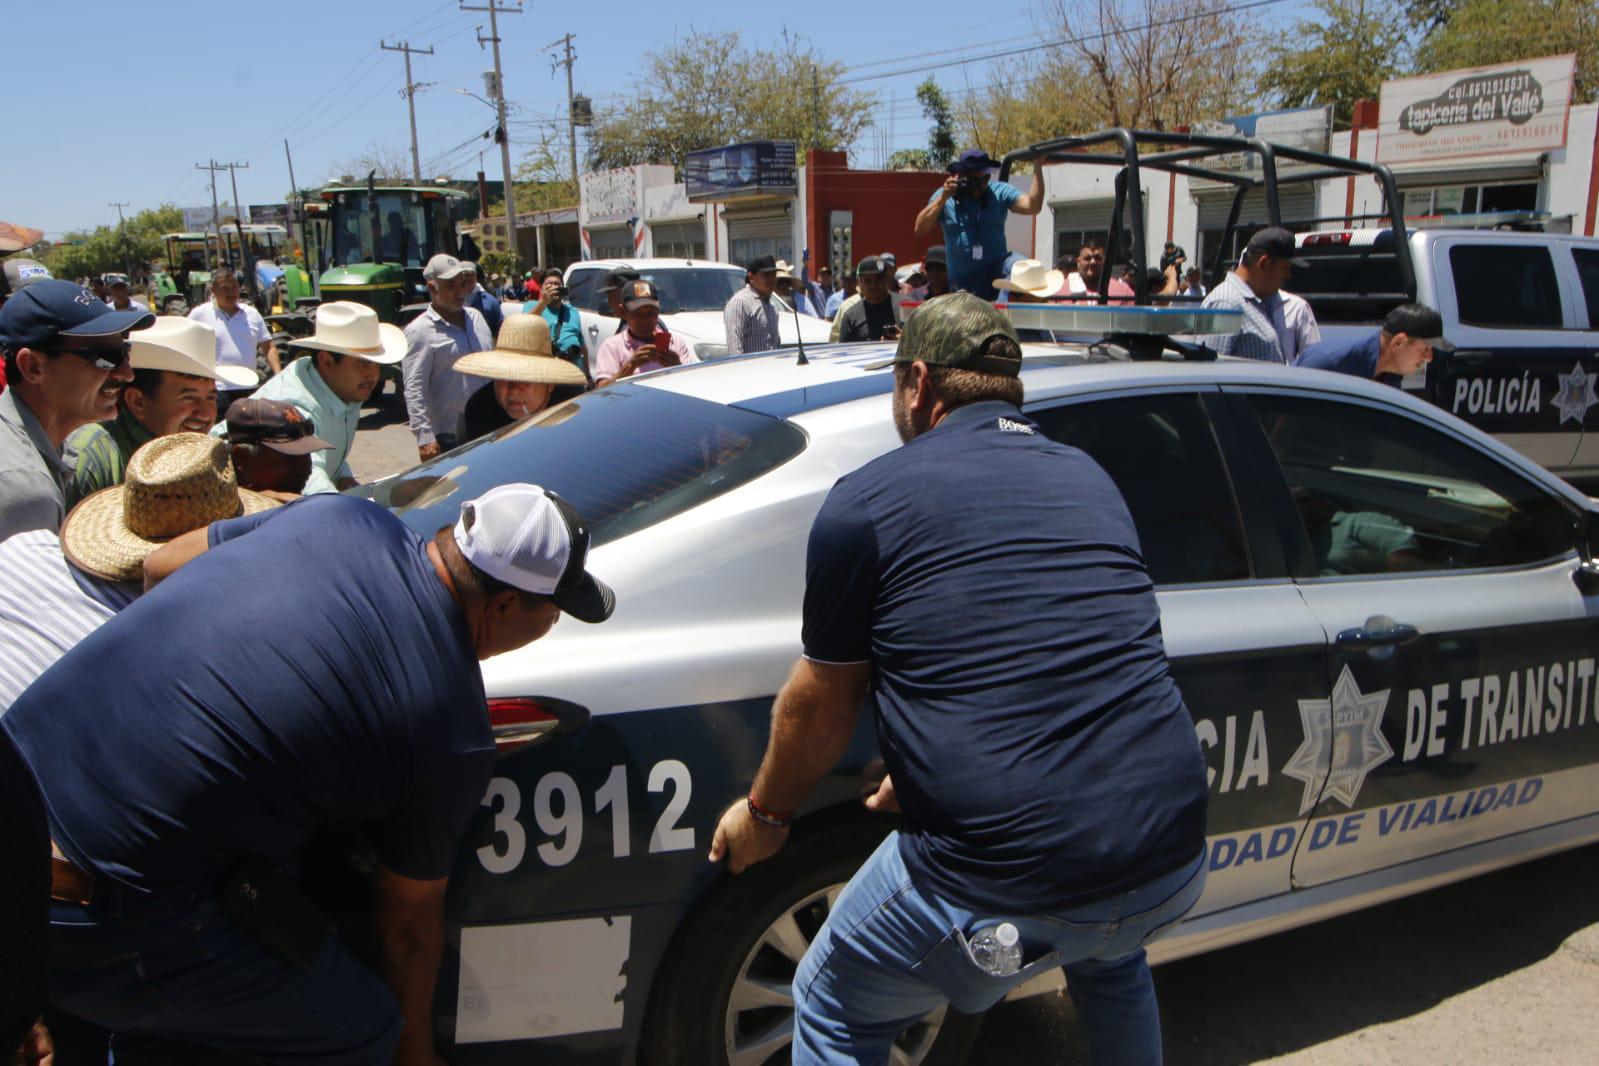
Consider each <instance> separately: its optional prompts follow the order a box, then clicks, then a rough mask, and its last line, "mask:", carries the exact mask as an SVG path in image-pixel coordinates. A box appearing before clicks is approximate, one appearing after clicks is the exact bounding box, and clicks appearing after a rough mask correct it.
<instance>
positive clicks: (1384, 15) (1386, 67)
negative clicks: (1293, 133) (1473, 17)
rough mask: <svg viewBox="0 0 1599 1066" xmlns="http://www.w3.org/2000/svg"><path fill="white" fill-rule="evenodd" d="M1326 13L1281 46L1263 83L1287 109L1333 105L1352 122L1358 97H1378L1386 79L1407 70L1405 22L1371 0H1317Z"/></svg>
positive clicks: (1338, 118) (1338, 116) (1336, 113)
mask: <svg viewBox="0 0 1599 1066" xmlns="http://www.w3.org/2000/svg"><path fill="white" fill-rule="evenodd" d="M1316 9H1317V11H1318V12H1319V15H1320V17H1319V18H1317V19H1315V20H1314V21H1303V22H1300V23H1299V25H1298V26H1296V27H1295V28H1294V30H1293V31H1292V32H1291V33H1288V34H1286V35H1285V37H1286V39H1288V40H1290V41H1293V42H1294V43H1293V44H1292V45H1278V46H1277V47H1276V48H1274V49H1273V50H1272V52H1271V58H1270V60H1269V62H1268V63H1267V66H1266V71H1265V73H1264V74H1263V75H1262V76H1261V79H1260V87H1261V88H1262V89H1263V90H1264V91H1265V92H1267V93H1269V94H1270V95H1271V96H1272V97H1273V98H1275V99H1276V101H1277V102H1279V103H1281V104H1282V105H1283V106H1285V107H1308V106H1312V105H1316V104H1331V105H1332V109H1333V118H1334V120H1335V121H1339V122H1345V123H1347V122H1348V121H1349V120H1350V118H1351V117H1352V116H1353V115H1354V111H1355V101H1357V100H1375V99H1377V94H1378V91H1379V90H1380V89H1381V88H1382V83H1383V82H1384V81H1387V80H1388V79H1389V78H1392V77H1394V76H1395V75H1397V74H1399V73H1400V72H1401V71H1402V70H1403V69H1404V66H1403V64H1404V60H1405V54H1406V52H1407V50H1408V46H1407V43H1406V33H1405V28H1404V26H1403V25H1402V24H1401V23H1399V22H1397V21H1396V20H1395V19H1394V18H1393V17H1392V14H1391V12H1390V11H1389V9H1387V8H1379V7H1378V6H1377V5H1376V4H1373V5H1372V6H1370V7H1368V6H1367V0H1316Z"/></svg>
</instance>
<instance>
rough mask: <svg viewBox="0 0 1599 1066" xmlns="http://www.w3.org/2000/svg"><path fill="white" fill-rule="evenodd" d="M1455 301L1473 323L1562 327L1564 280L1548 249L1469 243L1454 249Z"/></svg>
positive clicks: (1464, 318)
mask: <svg viewBox="0 0 1599 1066" xmlns="http://www.w3.org/2000/svg"><path fill="white" fill-rule="evenodd" d="M1449 267H1450V270H1451V272H1453V274H1454V275H1455V303H1456V305H1457V306H1458V307H1459V308H1460V321H1461V322H1463V323H1465V324H1466V325H1468V326H1488V327H1490V328H1500V329H1525V328H1529V327H1538V328H1543V329H1559V328H1560V327H1561V326H1562V325H1563V322H1562V320H1561V315H1560V283H1559V282H1558V281H1556V280H1555V261H1554V259H1553V258H1552V257H1551V256H1550V254H1549V249H1548V248H1534V247H1527V246H1517V245H1507V244H1475V245H1474V244H1463V245H1456V246H1455V247H1453V248H1451V249H1449Z"/></svg>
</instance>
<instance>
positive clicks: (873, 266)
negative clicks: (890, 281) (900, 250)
mask: <svg viewBox="0 0 1599 1066" xmlns="http://www.w3.org/2000/svg"><path fill="white" fill-rule="evenodd" d="M893 269H894V266H893V264H892V263H890V262H889V261H888V260H887V259H884V258H883V257H882V256H880V255H869V256H867V257H866V258H865V259H862V260H861V261H860V263H859V264H858V265H857V266H856V267H855V276H856V277H858V278H863V277H866V276H867V275H868V274H888V273H891V272H892V271H893Z"/></svg>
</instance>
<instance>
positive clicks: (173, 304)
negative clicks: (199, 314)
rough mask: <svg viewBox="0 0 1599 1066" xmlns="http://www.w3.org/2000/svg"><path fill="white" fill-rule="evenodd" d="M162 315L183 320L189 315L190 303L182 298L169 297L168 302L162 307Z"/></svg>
mask: <svg viewBox="0 0 1599 1066" xmlns="http://www.w3.org/2000/svg"><path fill="white" fill-rule="evenodd" d="M161 313H162V314H163V315H175V316H177V317H179V318H181V317H183V316H184V315H187V314H188V313H189V301H187V300H185V299H184V298H183V297H181V296H169V297H167V302H166V303H164V304H162V305H161Z"/></svg>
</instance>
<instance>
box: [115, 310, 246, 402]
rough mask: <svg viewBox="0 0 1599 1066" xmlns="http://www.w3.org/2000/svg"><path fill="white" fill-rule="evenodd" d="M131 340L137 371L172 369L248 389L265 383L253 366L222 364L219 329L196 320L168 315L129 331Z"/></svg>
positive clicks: (132, 358)
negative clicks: (262, 382)
mask: <svg viewBox="0 0 1599 1066" xmlns="http://www.w3.org/2000/svg"><path fill="white" fill-rule="evenodd" d="M128 341H129V342H130V345H131V347H130V349H129V355H128V358H129V360H130V361H131V362H132V363H133V369H135V370H170V371H172V372H173V373H175V374H192V375H194V376H195V377H199V378H210V379H211V380H213V381H220V382H223V383H224V384H227V385H239V386H242V387H244V388H247V389H253V388H255V387H256V386H257V385H259V384H260V383H261V377H260V375H259V374H257V373H256V372H255V370H254V369H252V368H251V367H247V366H218V365H217V335H216V331H214V330H213V329H212V328H211V327H210V326H207V325H205V324H204V323H201V322H196V321H194V320H193V319H189V318H178V317H176V316H173V315H165V316H163V317H161V318H158V319H156V320H155V323H154V324H153V325H151V326H150V327H149V328H147V329H136V330H134V331H133V332H132V333H130V334H128Z"/></svg>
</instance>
